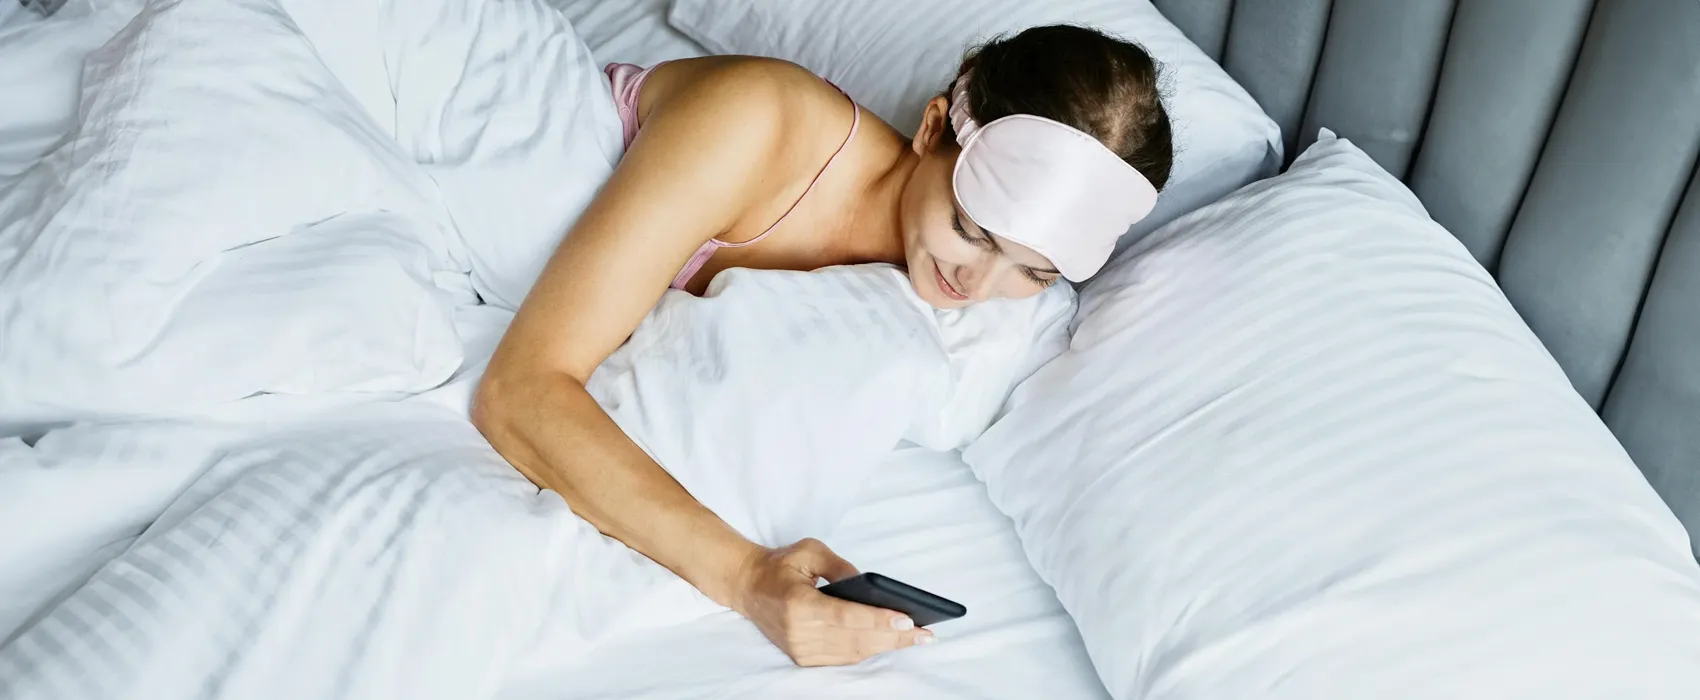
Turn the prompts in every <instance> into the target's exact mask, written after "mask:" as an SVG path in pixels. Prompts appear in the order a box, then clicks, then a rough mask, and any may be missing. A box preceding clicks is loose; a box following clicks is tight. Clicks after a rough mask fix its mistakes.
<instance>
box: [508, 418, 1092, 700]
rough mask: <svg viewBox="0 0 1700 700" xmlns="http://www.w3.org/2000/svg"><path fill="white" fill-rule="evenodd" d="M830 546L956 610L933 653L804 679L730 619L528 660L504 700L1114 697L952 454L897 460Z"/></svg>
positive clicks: (927, 650)
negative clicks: (580, 653) (581, 653)
mask: <svg viewBox="0 0 1700 700" xmlns="http://www.w3.org/2000/svg"><path fill="white" fill-rule="evenodd" d="M877 474H878V475H877V476H876V478H875V479H874V480H873V482H872V483H870V484H868V485H867V486H866V487H865V489H866V490H865V491H864V493H863V496H862V498H861V499H860V501H859V503H858V505H857V506H856V507H855V508H854V509H853V510H852V511H851V512H850V514H849V516H848V517H847V519H846V520H845V522H844V524H843V525H841V526H840V527H839V530H838V535H837V536H836V537H834V538H833V539H831V540H829V541H828V542H827V544H828V545H829V546H831V547H833V549H834V550H836V551H838V552H839V553H840V554H842V555H844V556H845V558H847V559H849V560H850V561H851V562H852V563H854V564H855V565H857V566H858V567H860V568H861V569H862V570H863V571H877V572H880V573H883V574H886V575H889V576H892V577H895V578H898V579H900V580H903V581H906V582H909V583H912V584H914V585H917V586H920V587H922V588H925V589H927V590H930V591H934V592H936V593H938V594H940V595H943V596H945V597H948V598H951V599H953V600H956V601H958V602H960V603H962V604H963V605H964V606H966V607H967V608H968V616H967V617H964V618H961V619H959V620H954V621H950V622H945V623H941V624H939V625H935V626H934V630H935V631H936V632H937V634H938V639H939V643H938V644H936V645H933V646H930V647H916V648H914V649H906V650H902V651H898V652H893V653H890V654H887V655H884V656H882V657H876V658H875V659H873V660H870V661H868V662H865V663H863V664H860V665H857V666H850V667H842V668H815V669H803V668H798V667H796V666H794V665H792V664H791V662H790V661H788V660H787V659H786V658H785V657H784V656H783V655H781V654H780V653H779V651H778V650H777V649H775V648H774V647H773V646H772V645H770V644H769V643H768V642H767V640H765V639H763V638H762V636H761V634H760V633H759V632H757V631H756V629H755V627H754V626H752V625H750V624H749V623H748V622H745V621H744V620H742V619H741V618H739V617H737V616H736V615H734V614H732V613H721V614H717V615H714V616H712V617H708V618H704V619H701V620H698V621H696V622H693V623H690V624H687V625H681V626H676V627H669V628H665V629H659V630H653V631H649V632H645V633H641V634H638V635H634V636H631V637H628V638H626V639H623V640H621V641H620V642H618V643H614V644H611V645H608V646H605V647H603V648H601V649H598V650H597V651H595V652H593V653H591V654H589V655H588V656H585V657H581V658H580V659H577V660H574V661H573V662H572V663H563V662H561V661H559V660H554V659H538V658H534V659H526V660H524V661H523V662H522V663H520V664H518V665H517V666H516V668H515V669H514V674H513V675H512V677H511V679H510V683H509V685H508V686H507V687H506V688H505V689H504V690H503V692H502V693H501V694H500V695H499V697H500V698H501V699H502V700H533V699H536V700H542V699H544V698H550V699H553V700H611V699H613V698H636V697H641V698H646V699H668V698H746V699H757V698H804V697H806V698H811V699H813V700H820V699H822V698H870V697H877V698H1047V699H1056V700H1077V699H1084V698H1094V699H1096V698H1108V697H1109V695H1108V693H1107V692H1106V691H1105V690H1104V688H1103V685H1102V684H1101V683H1100V682H1099V681H1098V678H1097V676H1096V675H1095V673H1094V672H1093V669H1092V666H1091V664H1090V662H1089V661H1088V659H1087V657H1086V651H1085V647H1084V646H1083V645H1082V643H1081V640H1080V634H1079V632H1078V631H1077V630H1076V628H1075V626H1074V623H1073V621H1072V620H1071V619H1070V618H1069V617H1068V616H1067V614H1066V613H1064V612H1063V610H1062V607H1061V605H1060V604H1059V603H1058V602H1057V599H1056V596H1055V594H1054V593H1053V592H1052V590H1051V588H1050V587H1049V586H1046V585H1045V583H1044V582H1042V581H1040V580H1039V577H1038V574H1036V573H1035V572H1034V571H1033V568H1032V567H1031V566H1030V565H1029V564H1028V562H1027V559H1026V556H1025V555H1024V554H1023V553H1022V551H1021V548H1020V544H1019V542H1018V541H1017V539H1016V536H1015V532H1014V530H1013V528H1012V525H1011V523H1010V521H1009V519H1008V518H1006V517H1004V515H1003V514H1001V513H999V512H998V511H997V510H996V509H995V508H993V507H992V504H991V501H990V500H989V499H988V498H987V496H986V490H985V487H984V486H983V485H982V484H980V482H979V481H977V480H975V478H974V475H973V473H972V472H971V471H970V470H969V469H968V466H967V465H966V464H964V463H963V462H962V460H961V459H960V457H959V456H958V455H957V454H955V453H941V452H933V451H930V450H923V449H919V448H914V449H907V450H901V451H898V452H894V453H893V454H892V456H891V457H890V458H889V459H888V460H886V462H885V463H884V464H882V465H881V467H880V469H879V471H878V473H877Z"/></svg>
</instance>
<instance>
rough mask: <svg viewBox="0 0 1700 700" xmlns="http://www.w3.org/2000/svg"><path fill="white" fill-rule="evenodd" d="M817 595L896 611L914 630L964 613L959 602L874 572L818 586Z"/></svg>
mask: <svg viewBox="0 0 1700 700" xmlns="http://www.w3.org/2000/svg"><path fill="white" fill-rule="evenodd" d="M820 592H822V593H825V594H827V595H829V596H832V597H834V598H840V599H843V600H848V601H850V602H853V603H861V604H863V605H872V606H874V607H876V608H885V609H886V610H896V611H897V612H900V613H903V614H905V615H908V616H909V619H911V620H914V621H915V626H916V627H926V626H927V625H931V624H935V623H939V622H944V621H945V620H954V619H956V618H959V617H962V616H963V615H967V614H968V608H965V607H962V604H961V603H958V602H956V601H953V600H949V599H946V598H944V597H941V596H937V595H933V594H931V593H928V592H926V591H923V590H921V589H919V588H916V587H914V586H911V585H909V584H907V583H904V582H902V581H898V580H897V579H893V578H889V577H886V576H881V575H879V574H875V573H866V574H859V575H856V576H851V577H850V578H847V579H843V580H841V581H834V582H832V583H829V584H826V585H825V586H821V588H820Z"/></svg>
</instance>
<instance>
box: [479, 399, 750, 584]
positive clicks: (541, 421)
mask: <svg viewBox="0 0 1700 700" xmlns="http://www.w3.org/2000/svg"><path fill="white" fill-rule="evenodd" d="M473 421H474V423H475V424H477V426H478V428H479V430H481V431H483V433H484V435H485V437H486V438H487V439H488V440H489V441H490V444H491V445H492V446H494V447H495V448H496V451H497V452H499V453H501V455H502V456H503V457H504V458H506V459H507V460H508V462H509V463H511V464H513V466H514V468H516V469H518V470H519V471H520V473H522V474H524V475H525V476H526V478H528V479H530V480H531V481H532V483H534V484H537V485H538V486H540V487H542V488H546V489H550V490H552V491H554V492H556V493H558V494H560V495H561V497H562V498H563V499H565V500H566V502H567V505H568V506H569V507H570V508H572V510H573V512H574V513H576V514H578V516H579V517H581V518H584V519H585V520H586V521H589V522H590V524H591V525H593V526H595V527H596V529H598V530H600V531H602V533H603V534H605V535H608V536H609V537H612V538H614V539H617V540H619V541H621V542H623V543H625V545H626V546H628V547H631V548H632V549H635V550H637V551H638V552H640V553H642V554H643V555H644V556H647V557H649V558H650V559H653V560H655V562H656V563H658V564H661V565H662V566H665V567H667V568H668V569H670V570H672V571H673V572H674V573H676V574H678V575H679V576H680V577H681V578H683V579H685V580H686V581H689V582H690V583H691V585H694V586H696V587H697V589H698V590H701V591H702V592H703V593H704V594H706V595H707V596H709V597H710V598H712V599H714V600H715V601H716V602H718V603H720V604H722V605H726V606H728V607H738V606H737V601H736V597H737V590H738V588H739V586H738V584H737V582H736V579H737V577H738V575H739V572H740V571H741V570H742V568H743V567H744V565H745V564H746V563H747V562H748V561H749V560H750V559H751V558H752V557H754V556H756V555H757V552H758V551H759V550H760V547H758V546H757V545H755V544H754V543H752V542H750V541H749V540H746V539H744V537H743V536H742V535H740V534H738V532H737V531H736V530H734V529H732V527H731V526H729V525H727V524H726V523H725V521H723V520H721V519H720V517H719V516H717V515H715V514H714V512H713V511H710V510H709V509H708V508H706V507H704V506H703V505H702V504H701V503H698V502H697V500H696V499H695V498H693V497H692V496H691V494H690V493H689V492H688V491H686V490H685V489H684V487H682V486H680V485H679V482H677V481H675V480H674V479H673V477H672V476H671V475H669V474H668V473H667V472H666V470H664V469H662V468H661V466H660V465H659V464H656V463H655V460H653V459H650V457H649V455H648V454H647V453H645V452H644V451H643V450H642V449H641V448H639V447H638V446H637V444H636V443H634V442H632V440H631V438H629V437H627V436H626V434H625V432H624V431H622V430H621V429H620V427H619V425H618V424H616V423H615V422H614V420H613V419H612V418H610V417H609V416H608V413H607V412H606V411H604V410H603V409H602V407H601V406H600V405H598V404H597V403H596V400H595V399H594V398H592V397H591V396H590V393H589V392H588V391H586V390H585V388H584V385H583V384H582V383H580V382H579V381H578V380H577V379H575V378H573V377H572V376H570V375H566V374H553V375H550V376H547V377H535V376H534V377H530V378H528V379H527V380H526V381H523V382H518V383H508V382H502V381H499V380H497V381H487V382H486V383H485V385H484V386H483V387H481V389H480V391H479V396H478V400H477V401H476V403H475V406H474V411H473Z"/></svg>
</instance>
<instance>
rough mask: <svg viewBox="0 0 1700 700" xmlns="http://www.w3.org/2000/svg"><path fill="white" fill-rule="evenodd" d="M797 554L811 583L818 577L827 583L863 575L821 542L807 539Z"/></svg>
mask: <svg viewBox="0 0 1700 700" xmlns="http://www.w3.org/2000/svg"><path fill="white" fill-rule="evenodd" d="M797 552H798V554H800V555H801V558H800V560H799V561H798V564H800V565H801V566H802V569H803V573H806V574H808V575H809V579H810V580H811V581H812V580H814V578H815V577H817V576H818V577H820V578H824V579H826V580H827V581H841V580H844V579H847V578H850V577H852V576H855V575H857V574H859V573H861V572H860V571H857V570H856V567H855V566H853V565H851V564H850V562H848V561H845V559H844V557H841V556H838V554H837V553H836V552H833V551H832V549H831V548H829V547H827V546H826V544H825V543H823V542H821V541H820V540H816V539H806V540H803V541H801V542H798V543H797Z"/></svg>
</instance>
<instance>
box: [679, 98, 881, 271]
mask: <svg viewBox="0 0 1700 700" xmlns="http://www.w3.org/2000/svg"><path fill="white" fill-rule="evenodd" d="M827 84H828V85H832V83H830V82H829V83H827ZM833 87H835V88H836V87H838V86H837V85H833ZM838 92H839V93H844V90H842V89H840V90H839V91H838ZM844 96H845V97H847V98H848V97H849V96H850V95H848V94H845V95H844ZM861 124H862V110H861V109H859V108H857V107H856V102H855V101H854V100H851V102H850V133H849V134H847V135H846V136H845V137H844V142H843V143H840V144H838V150H836V151H833V152H832V157H831V158H827V159H826V165H822V166H820V170H819V171H818V172H816V173H815V179H813V180H810V181H809V186H808V187H806V188H803V194H801V195H798V197H797V201H794V202H792V203H791V208H789V209H786V210H785V213H784V214H783V215H781V216H780V217H779V220H777V221H775V222H773V225H772V226H769V227H767V230H766V231H762V232H761V235H759V236H756V237H755V238H751V239H750V240H747V241H744V242H743V243H727V242H725V241H722V240H720V239H718V238H710V239H708V242H709V243H712V244H714V247H716V248H742V247H744V246H747V245H754V244H756V243H759V242H761V239H763V238H767V236H768V234H770V233H773V230H774V229H776V228H779V225H780V224H783V223H785V217H788V216H790V215H791V212H794V211H796V210H797V205H799V204H802V203H803V199H804V198H806V197H808V196H809V193H810V192H813V191H814V190H815V185H817V184H819V183H820V179H821V176H823V175H825V174H826V169H827V168H830V167H832V163H833V161H836V160H838V156H840V155H843V154H844V149H845V148H848V147H849V146H850V141H851V139H854V138H856V128H857V127H859V126H861Z"/></svg>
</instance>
